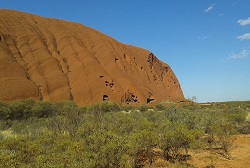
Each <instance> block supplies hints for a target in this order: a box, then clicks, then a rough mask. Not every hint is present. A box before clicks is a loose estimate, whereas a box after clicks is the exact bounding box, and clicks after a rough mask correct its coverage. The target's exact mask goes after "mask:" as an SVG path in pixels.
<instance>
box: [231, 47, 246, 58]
mask: <svg viewBox="0 0 250 168" xmlns="http://www.w3.org/2000/svg"><path fill="white" fill-rule="evenodd" d="M249 54H250V53H249V51H248V50H245V49H244V50H242V51H241V52H239V53H231V54H229V56H228V58H227V59H241V58H247V57H248V56H249Z"/></svg>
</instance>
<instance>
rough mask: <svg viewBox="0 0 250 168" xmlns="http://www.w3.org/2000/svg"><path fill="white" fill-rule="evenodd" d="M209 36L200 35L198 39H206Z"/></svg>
mask: <svg viewBox="0 0 250 168" xmlns="http://www.w3.org/2000/svg"><path fill="white" fill-rule="evenodd" d="M207 38H208V36H198V37H197V39H198V40H206V39H207Z"/></svg>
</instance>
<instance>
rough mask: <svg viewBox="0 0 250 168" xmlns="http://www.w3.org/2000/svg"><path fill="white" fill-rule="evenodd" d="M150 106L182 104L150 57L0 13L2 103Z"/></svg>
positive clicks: (72, 28) (86, 31)
mask: <svg viewBox="0 0 250 168" xmlns="http://www.w3.org/2000/svg"><path fill="white" fill-rule="evenodd" d="M27 98H33V99H37V100H45V101H58V100H74V101H75V102H76V103H77V104H79V105H89V104H92V103H96V102H100V101H103V100H110V101H113V102H117V103H150V102H152V101H154V102H159V101H162V100H170V101H179V100H182V99H184V97H183V93H182V90H181V87H180V84H179V82H178V80H177V78H176V77H175V75H174V73H173V71H172V70H171V68H170V67H169V66H168V65H167V64H165V63H163V62H161V61H160V60H158V59H157V58H156V56H155V55H153V54H152V53H151V52H149V51H147V50H145V49H141V48H138V47H133V46H130V45H124V44H122V43H120V42H118V41H116V40H114V39H112V38H111V37H108V36H106V35H104V34H102V33H100V32H98V31H96V30H93V29H91V28H89V27H86V26H83V25H80V24H78V23H71V22H65V21H61V20H56V19H47V18H42V17H38V16H34V15H30V14H26V13H22V12H16V11H8V10H0V100H3V101H13V100H20V99H27Z"/></svg>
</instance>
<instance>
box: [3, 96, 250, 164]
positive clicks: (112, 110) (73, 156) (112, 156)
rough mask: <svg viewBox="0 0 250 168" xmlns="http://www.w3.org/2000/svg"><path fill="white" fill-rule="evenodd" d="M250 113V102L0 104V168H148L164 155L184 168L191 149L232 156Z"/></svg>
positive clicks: (246, 128) (167, 161) (246, 131)
mask: <svg viewBox="0 0 250 168" xmlns="http://www.w3.org/2000/svg"><path fill="white" fill-rule="evenodd" d="M249 113H250V102H224V103H211V104H209V105H199V104H196V103H190V102H187V103H179V104H177V103H169V102H167V103H166V102H165V103H164V102H163V103H161V104H157V105H155V106H154V107H147V106H140V107H131V106H125V107H122V106H120V105H118V104H115V103H111V102H102V103H99V104H94V105H92V106H88V107H78V106H77V105H76V104H75V103H74V102H71V101H64V102H54V103H52V102H37V101H34V100H23V101H19V102H13V103H5V102H0V131H1V132H0V167H144V166H155V165H154V164H155V161H156V160H157V159H159V158H161V159H163V160H165V164H167V165H178V167H180V166H183V167H184V166H185V165H188V166H192V165H190V164H188V160H189V159H190V158H191V157H192V156H191V155H190V154H189V150H191V149H208V150H215V149H220V150H221V151H222V152H223V155H224V156H225V157H226V158H228V159H230V150H231V148H232V146H233V143H234V135H235V134H249V133H250V131H249V130H250V122H249V120H247V119H246V118H247V116H248V115H249ZM155 167H156V166H155Z"/></svg>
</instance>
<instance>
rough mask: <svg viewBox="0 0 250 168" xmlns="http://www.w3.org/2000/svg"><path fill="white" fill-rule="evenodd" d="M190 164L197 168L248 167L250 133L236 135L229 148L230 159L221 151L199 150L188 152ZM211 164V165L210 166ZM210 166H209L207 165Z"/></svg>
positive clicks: (249, 166) (249, 161)
mask: <svg viewBox="0 0 250 168" xmlns="http://www.w3.org/2000/svg"><path fill="white" fill-rule="evenodd" d="M190 154H191V156H192V159H191V160H190V161H189V163H190V164H192V165H194V166H195V167H197V168H210V167H211V168H212V167H215V168H250V135H237V136H236V137H235V142H234V145H233V147H232V149H231V150H230V159H226V157H225V156H223V155H222V154H221V151H219V150H217V151H216V150H214V151H212V152H209V151H208V150H199V151H197V150H196V151H191V152H190ZM212 165H213V166H212ZM209 166H210V167H209Z"/></svg>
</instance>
